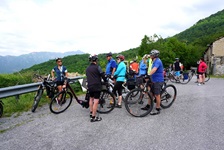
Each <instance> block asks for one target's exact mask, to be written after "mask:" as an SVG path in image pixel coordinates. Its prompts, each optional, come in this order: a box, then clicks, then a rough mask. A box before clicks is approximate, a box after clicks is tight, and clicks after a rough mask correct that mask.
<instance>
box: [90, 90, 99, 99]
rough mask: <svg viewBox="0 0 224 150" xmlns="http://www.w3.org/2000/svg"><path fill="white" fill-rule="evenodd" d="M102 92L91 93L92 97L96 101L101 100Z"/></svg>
mask: <svg viewBox="0 0 224 150" xmlns="http://www.w3.org/2000/svg"><path fill="white" fill-rule="evenodd" d="M100 92H101V91H94V92H93V91H89V95H90V97H93V98H94V99H99V98H100Z"/></svg>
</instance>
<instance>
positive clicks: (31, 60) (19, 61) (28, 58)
mask: <svg viewBox="0 0 224 150" xmlns="http://www.w3.org/2000/svg"><path fill="white" fill-rule="evenodd" d="M75 54H83V52H82V51H71V52H65V53H58V52H34V53H29V54H24V55H20V56H0V64H4V65H2V66H1V69H0V74H1V73H13V72H17V71H20V70H21V69H25V68H29V67H31V66H33V65H35V64H40V63H42V62H46V61H48V60H50V59H55V58H57V57H65V56H69V55H75Z"/></svg>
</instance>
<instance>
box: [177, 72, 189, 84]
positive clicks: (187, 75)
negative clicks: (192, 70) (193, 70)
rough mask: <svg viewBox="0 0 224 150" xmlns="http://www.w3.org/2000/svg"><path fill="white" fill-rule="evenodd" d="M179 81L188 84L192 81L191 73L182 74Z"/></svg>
mask: <svg viewBox="0 0 224 150" xmlns="http://www.w3.org/2000/svg"><path fill="white" fill-rule="evenodd" d="M179 81H180V83H181V84H187V83H188V82H189V81H190V77H189V74H186V75H184V74H181V75H180V76H179Z"/></svg>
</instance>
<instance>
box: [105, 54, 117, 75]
mask: <svg viewBox="0 0 224 150" xmlns="http://www.w3.org/2000/svg"><path fill="white" fill-rule="evenodd" d="M113 68H117V63H116V61H115V60H114V59H113V58H111V59H110V60H108V63H107V66H106V75H111V74H112V70H113Z"/></svg>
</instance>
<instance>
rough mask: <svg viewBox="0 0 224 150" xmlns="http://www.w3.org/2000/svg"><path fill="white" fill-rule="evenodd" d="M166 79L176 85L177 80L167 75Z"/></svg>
mask: <svg viewBox="0 0 224 150" xmlns="http://www.w3.org/2000/svg"><path fill="white" fill-rule="evenodd" d="M168 78H169V79H170V81H171V82H172V83H176V82H177V80H176V79H175V77H174V75H169V77H168Z"/></svg>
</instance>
